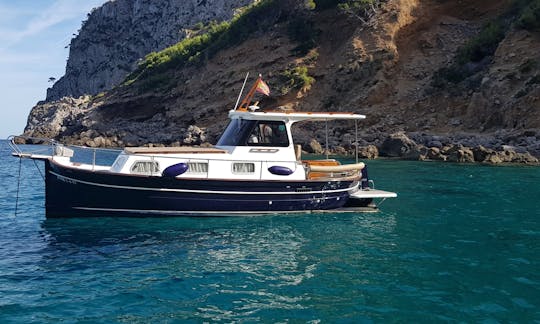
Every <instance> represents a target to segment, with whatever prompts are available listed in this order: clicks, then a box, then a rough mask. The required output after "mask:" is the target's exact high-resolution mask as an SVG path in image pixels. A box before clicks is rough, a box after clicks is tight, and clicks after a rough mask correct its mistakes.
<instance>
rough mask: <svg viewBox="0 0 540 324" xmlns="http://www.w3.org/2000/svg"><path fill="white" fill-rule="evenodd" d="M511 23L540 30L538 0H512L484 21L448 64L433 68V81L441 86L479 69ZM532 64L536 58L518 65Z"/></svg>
mask: <svg viewBox="0 0 540 324" xmlns="http://www.w3.org/2000/svg"><path fill="white" fill-rule="evenodd" d="M512 26H517V27H519V28H524V29H528V30H540V0H514V2H513V3H512V5H511V6H510V8H509V10H508V11H507V12H505V13H504V14H503V15H501V16H500V17H498V18H496V19H495V20H493V21H491V22H489V23H487V24H486V25H485V26H484V27H483V28H482V30H481V31H480V33H478V35H477V36H475V37H474V38H472V39H470V40H469V41H468V42H467V43H466V44H465V45H464V46H462V47H461V48H460V49H459V50H458V52H457V55H456V58H455V62H454V63H453V64H452V65H450V66H449V67H445V68H442V69H440V70H439V71H437V72H435V75H434V76H433V85H434V86H435V87H439V88H442V87H444V86H445V85H446V84H447V83H448V82H450V83H455V84H456V83H460V82H461V81H463V80H465V79H467V78H468V77H470V76H472V75H474V74H475V73H476V72H478V71H479V70H481V69H482V67H483V66H485V65H486V64H482V62H484V60H485V59H486V58H489V57H491V56H492V55H493V54H494V53H495V51H496V50H497V47H498V46H499V43H500V42H501V41H502V40H503V39H504V37H505V34H506V32H507V31H508V30H509V29H510V28H512ZM484 63H485V62H484ZM536 66H537V62H536V61H527V62H525V63H523V64H522V65H521V66H520V68H519V69H520V72H522V73H527V72H530V71H531V70H532V69H534V68H536Z"/></svg>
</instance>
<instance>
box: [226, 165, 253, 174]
mask: <svg viewBox="0 0 540 324" xmlns="http://www.w3.org/2000/svg"><path fill="white" fill-rule="evenodd" d="M232 173H233V174H250V173H255V163H244V162H235V163H233V164H232Z"/></svg>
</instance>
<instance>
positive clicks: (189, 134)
mask: <svg viewBox="0 0 540 324" xmlns="http://www.w3.org/2000/svg"><path fill="white" fill-rule="evenodd" d="M205 141H206V134H205V129H203V128H200V127H197V126H195V125H190V126H189V127H188V129H187V130H186V131H185V133H184V139H183V143H184V144H187V145H200V144H201V143H203V142H205Z"/></svg>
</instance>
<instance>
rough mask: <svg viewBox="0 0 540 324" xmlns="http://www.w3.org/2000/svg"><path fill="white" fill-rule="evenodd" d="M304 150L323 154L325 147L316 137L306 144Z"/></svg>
mask: <svg viewBox="0 0 540 324" xmlns="http://www.w3.org/2000/svg"><path fill="white" fill-rule="evenodd" d="M304 150H305V151H306V152H308V153H314V154H323V153H324V149H323V147H322V145H321V143H319V142H317V140H316V139H314V138H312V139H311V141H309V143H308V144H307V145H305V147H304Z"/></svg>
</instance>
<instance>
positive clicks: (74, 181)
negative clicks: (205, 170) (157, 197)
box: [49, 171, 356, 195]
mask: <svg viewBox="0 0 540 324" xmlns="http://www.w3.org/2000/svg"><path fill="white" fill-rule="evenodd" d="M49 172H50V173H51V174H53V175H55V176H56V177H57V178H58V179H60V180H61V181H66V182H70V183H82V184H85V185H89V186H96V187H104V188H115V189H129V190H143V191H159V192H184V193H199V194H219V195H308V194H327V193H336V192H346V191H351V190H353V189H355V188H356V186H353V187H349V188H343V189H333V190H319V191H306V192H302V191H301V192H297V191H290V192H283V191H218V190H191V189H170V188H147V187H131V186H118V185H109V184H103V183H95V182H88V181H83V180H78V179H73V178H70V177H66V176H63V175H60V174H58V173H56V172H53V171H49Z"/></svg>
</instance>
